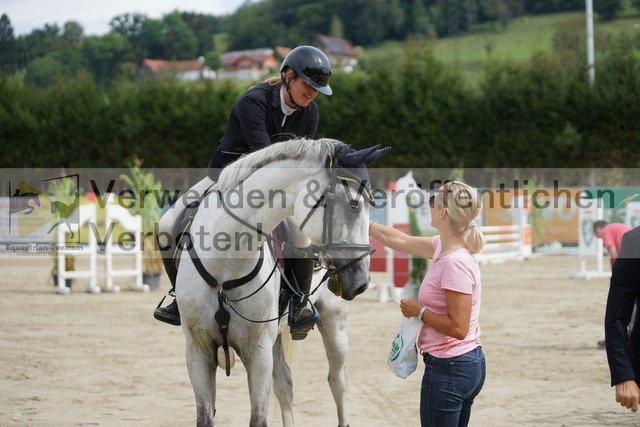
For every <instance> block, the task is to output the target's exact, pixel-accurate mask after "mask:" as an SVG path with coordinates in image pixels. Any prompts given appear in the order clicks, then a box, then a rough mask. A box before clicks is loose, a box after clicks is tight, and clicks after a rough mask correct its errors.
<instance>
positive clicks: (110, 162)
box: [0, 43, 640, 168]
mask: <svg viewBox="0 0 640 427" xmlns="http://www.w3.org/2000/svg"><path fill="white" fill-rule="evenodd" d="M626 46H627V45H625V44H624V43H621V44H620V46H619V47H618V48H616V49H613V50H612V51H611V52H609V53H607V56H606V57H605V58H603V59H602V61H601V64H600V65H599V66H598V69H597V72H596V76H597V79H596V82H595V85H594V87H593V88H591V87H590V85H589V83H588V82H587V81H586V76H585V72H584V69H583V68H582V67H576V69H571V68H568V67H567V66H566V65H562V64H561V62H560V61H557V60H555V59H553V58H552V57H548V56H543V55H538V56H535V57H533V58H532V59H531V61H530V62H529V63H528V64H525V65H513V64H509V63H496V64H494V65H493V66H491V67H489V69H488V71H487V72H486V73H485V74H484V75H483V76H482V77H481V78H480V84H479V85H478V86H477V87H471V86H469V85H468V84H466V83H465V82H464V80H463V79H462V78H461V77H460V76H458V75H457V74H455V73H453V72H451V71H449V70H447V69H446V68H444V67H443V65H442V64H439V63H438V62H436V61H435V60H434V59H433V57H432V55H431V54H430V53H429V52H428V51H423V50H420V49H415V50H413V51H409V52H407V55H406V57H407V58H409V59H408V60H406V61H405V62H404V63H401V64H398V66H397V68H395V69H392V70H391V71H384V70H380V71H376V72H373V73H371V74H365V73H362V72H354V73H351V74H344V73H343V74H340V73H336V75H335V76H334V78H333V79H332V82H331V84H332V87H333V89H334V95H333V96H331V97H326V96H322V95H320V96H319V97H318V98H317V101H318V103H319V104H320V115H321V119H320V127H319V129H318V134H319V136H326V137H332V138H336V139H340V140H343V141H345V142H347V143H350V144H352V145H353V146H354V147H356V148H362V147H365V146H369V145H372V144H383V145H385V146H393V147H394V149H393V150H392V151H391V152H390V153H389V154H388V155H386V156H385V157H384V158H381V159H380V163H377V166H387V167H456V168H460V167H561V166H562V167H591V166H594V167H610V166H617V167H638V166H639V165H640V157H639V156H640V154H639V152H640V151H639V150H638V149H637V147H638V146H640V144H639V143H640V120H638V117H640V102H638V100H639V99H640V60H639V59H638V58H637V57H636V56H635V55H634V51H633V50H632V49H630V48H628V47H626ZM247 86H248V84H240V85H239V84H237V83H230V82H224V81H222V82H211V81H207V82H188V83H187V82H177V81H157V82H150V83H137V84H133V83H121V84H112V85H110V86H106V87H105V86H101V85H99V84H96V83H94V82H93V81H91V80H89V79H80V80H73V81H68V82H63V83H59V84H57V85H55V86H52V87H49V88H46V89H37V88H35V87H32V86H30V85H28V84H25V83H24V82H23V79H22V78H21V77H20V76H11V77H4V78H0V142H1V143H0V151H1V153H0V166H1V167H125V166H126V165H127V164H128V162H129V161H130V160H131V158H132V157H133V156H134V155H137V156H138V157H140V158H141V159H143V160H144V166H145V167H205V166H206V165H207V163H208V160H209V157H210V156H211V153H212V152H213V150H214V149H215V146H216V144H217V141H218V140H219V139H220V137H221V136H222V134H223V132H224V129H225V126H226V120H227V115H228V112H229V109H230V107H231V105H232V103H233V102H234V100H235V99H236V98H237V97H238V96H240V94H241V93H242V92H243V90H244V89H245V88H246V87H247Z"/></svg>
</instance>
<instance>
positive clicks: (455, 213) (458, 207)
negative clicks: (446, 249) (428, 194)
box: [436, 181, 485, 254]
mask: <svg viewBox="0 0 640 427" xmlns="http://www.w3.org/2000/svg"><path fill="white" fill-rule="evenodd" d="M436 201H437V203H438V204H439V205H440V206H442V207H444V208H446V209H447V213H448V215H449V220H450V222H451V226H452V227H453V230H454V232H456V233H459V234H463V235H464V240H465V242H466V243H467V247H468V248H469V251H470V252H471V253H474V254H477V253H479V252H480V251H482V248H483V247H484V244H485V241H484V235H483V234H482V231H480V228H478V225H477V224H476V222H475V219H476V217H477V216H478V214H479V213H480V209H481V208H482V206H481V204H480V199H479V197H478V192H477V191H476V190H475V189H473V188H472V187H471V186H469V185H467V184H465V183H463V182H459V181H447V182H445V183H444V184H443V185H442V187H440V193H439V194H438V195H437V196H436Z"/></svg>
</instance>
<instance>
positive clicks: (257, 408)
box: [240, 333, 275, 427]
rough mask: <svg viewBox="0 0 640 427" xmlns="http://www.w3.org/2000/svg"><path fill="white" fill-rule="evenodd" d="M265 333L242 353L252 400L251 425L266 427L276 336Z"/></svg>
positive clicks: (253, 426) (252, 426) (241, 356)
mask: <svg viewBox="0 0 640 427" xmlns="http://www.w3.org/2000/svg"><path fill="white" fill-rule="evenodd" d="M268 335H271V334H268V333H267V334H264V335H263V337H262V338H261V339H260V340H259V341H258V342H257V343H252V348H250V349H245V351H243V352H242V354H241V355H240V358H241V359H242V363H243V364H244V366H245V368H246V370H247V380H248V383H249V400H250V402H251V419H250V421H249V426H250V427H266V425H267V413H268V410H269V393H270V392H271V374H272V372H273V343H274V341H275V337H273V338H270V337H265V336H268Z"/></svg>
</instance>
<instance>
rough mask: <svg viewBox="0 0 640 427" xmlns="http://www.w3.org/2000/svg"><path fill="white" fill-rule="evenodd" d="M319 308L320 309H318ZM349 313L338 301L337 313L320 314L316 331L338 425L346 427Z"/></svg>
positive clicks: (341, 302)
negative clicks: (326, 369) (324, 355)
mask: <svg viewBox="0 0 640 427" xmlns="http://www.w3.org/2000/svg"><path fill="white" fill-rule="evenodd" d="M319 308H320V307H319ZM348 311H349V308H348V304H347V303H346V301H340V304H339V308H338V310H337V312H333V313H324V312H321V313H320V319H321V320H320V322H319V323H318V330H319V331H320V335H321V336H322V341H323V343H324V349H325V351H326V353H327V359H328V361H329V377H328V378H327V379H328V381H329V388H330V389H331V394H332V395H333V400H334V401H335V402H336V409H337V412H338V425H339V426H343V427H344V426H347V427H348V425H349V424H348V423H347V418H346V402H347V371H346V369H345V363H346V360H347V352H348V351H349V337H348V335H347V313H348Z"/></svg>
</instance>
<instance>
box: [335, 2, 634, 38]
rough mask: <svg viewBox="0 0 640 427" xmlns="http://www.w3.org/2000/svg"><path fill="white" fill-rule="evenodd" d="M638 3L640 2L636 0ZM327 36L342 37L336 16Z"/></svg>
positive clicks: (341, 26) (342, 32)
mask: <svg viewBox="0 0 640 427" xmlns="http://www.w3.org/2000/svg"><path fill="white" fill-rule="evenodd" d="M638 1H640V0H638ZM329 35H330V36H333V37H340V38H343V37H344V24H343V23H342V20H341V19H340V17H338V15H333V16H332V17H331V24H329Z"/></svg>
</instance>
